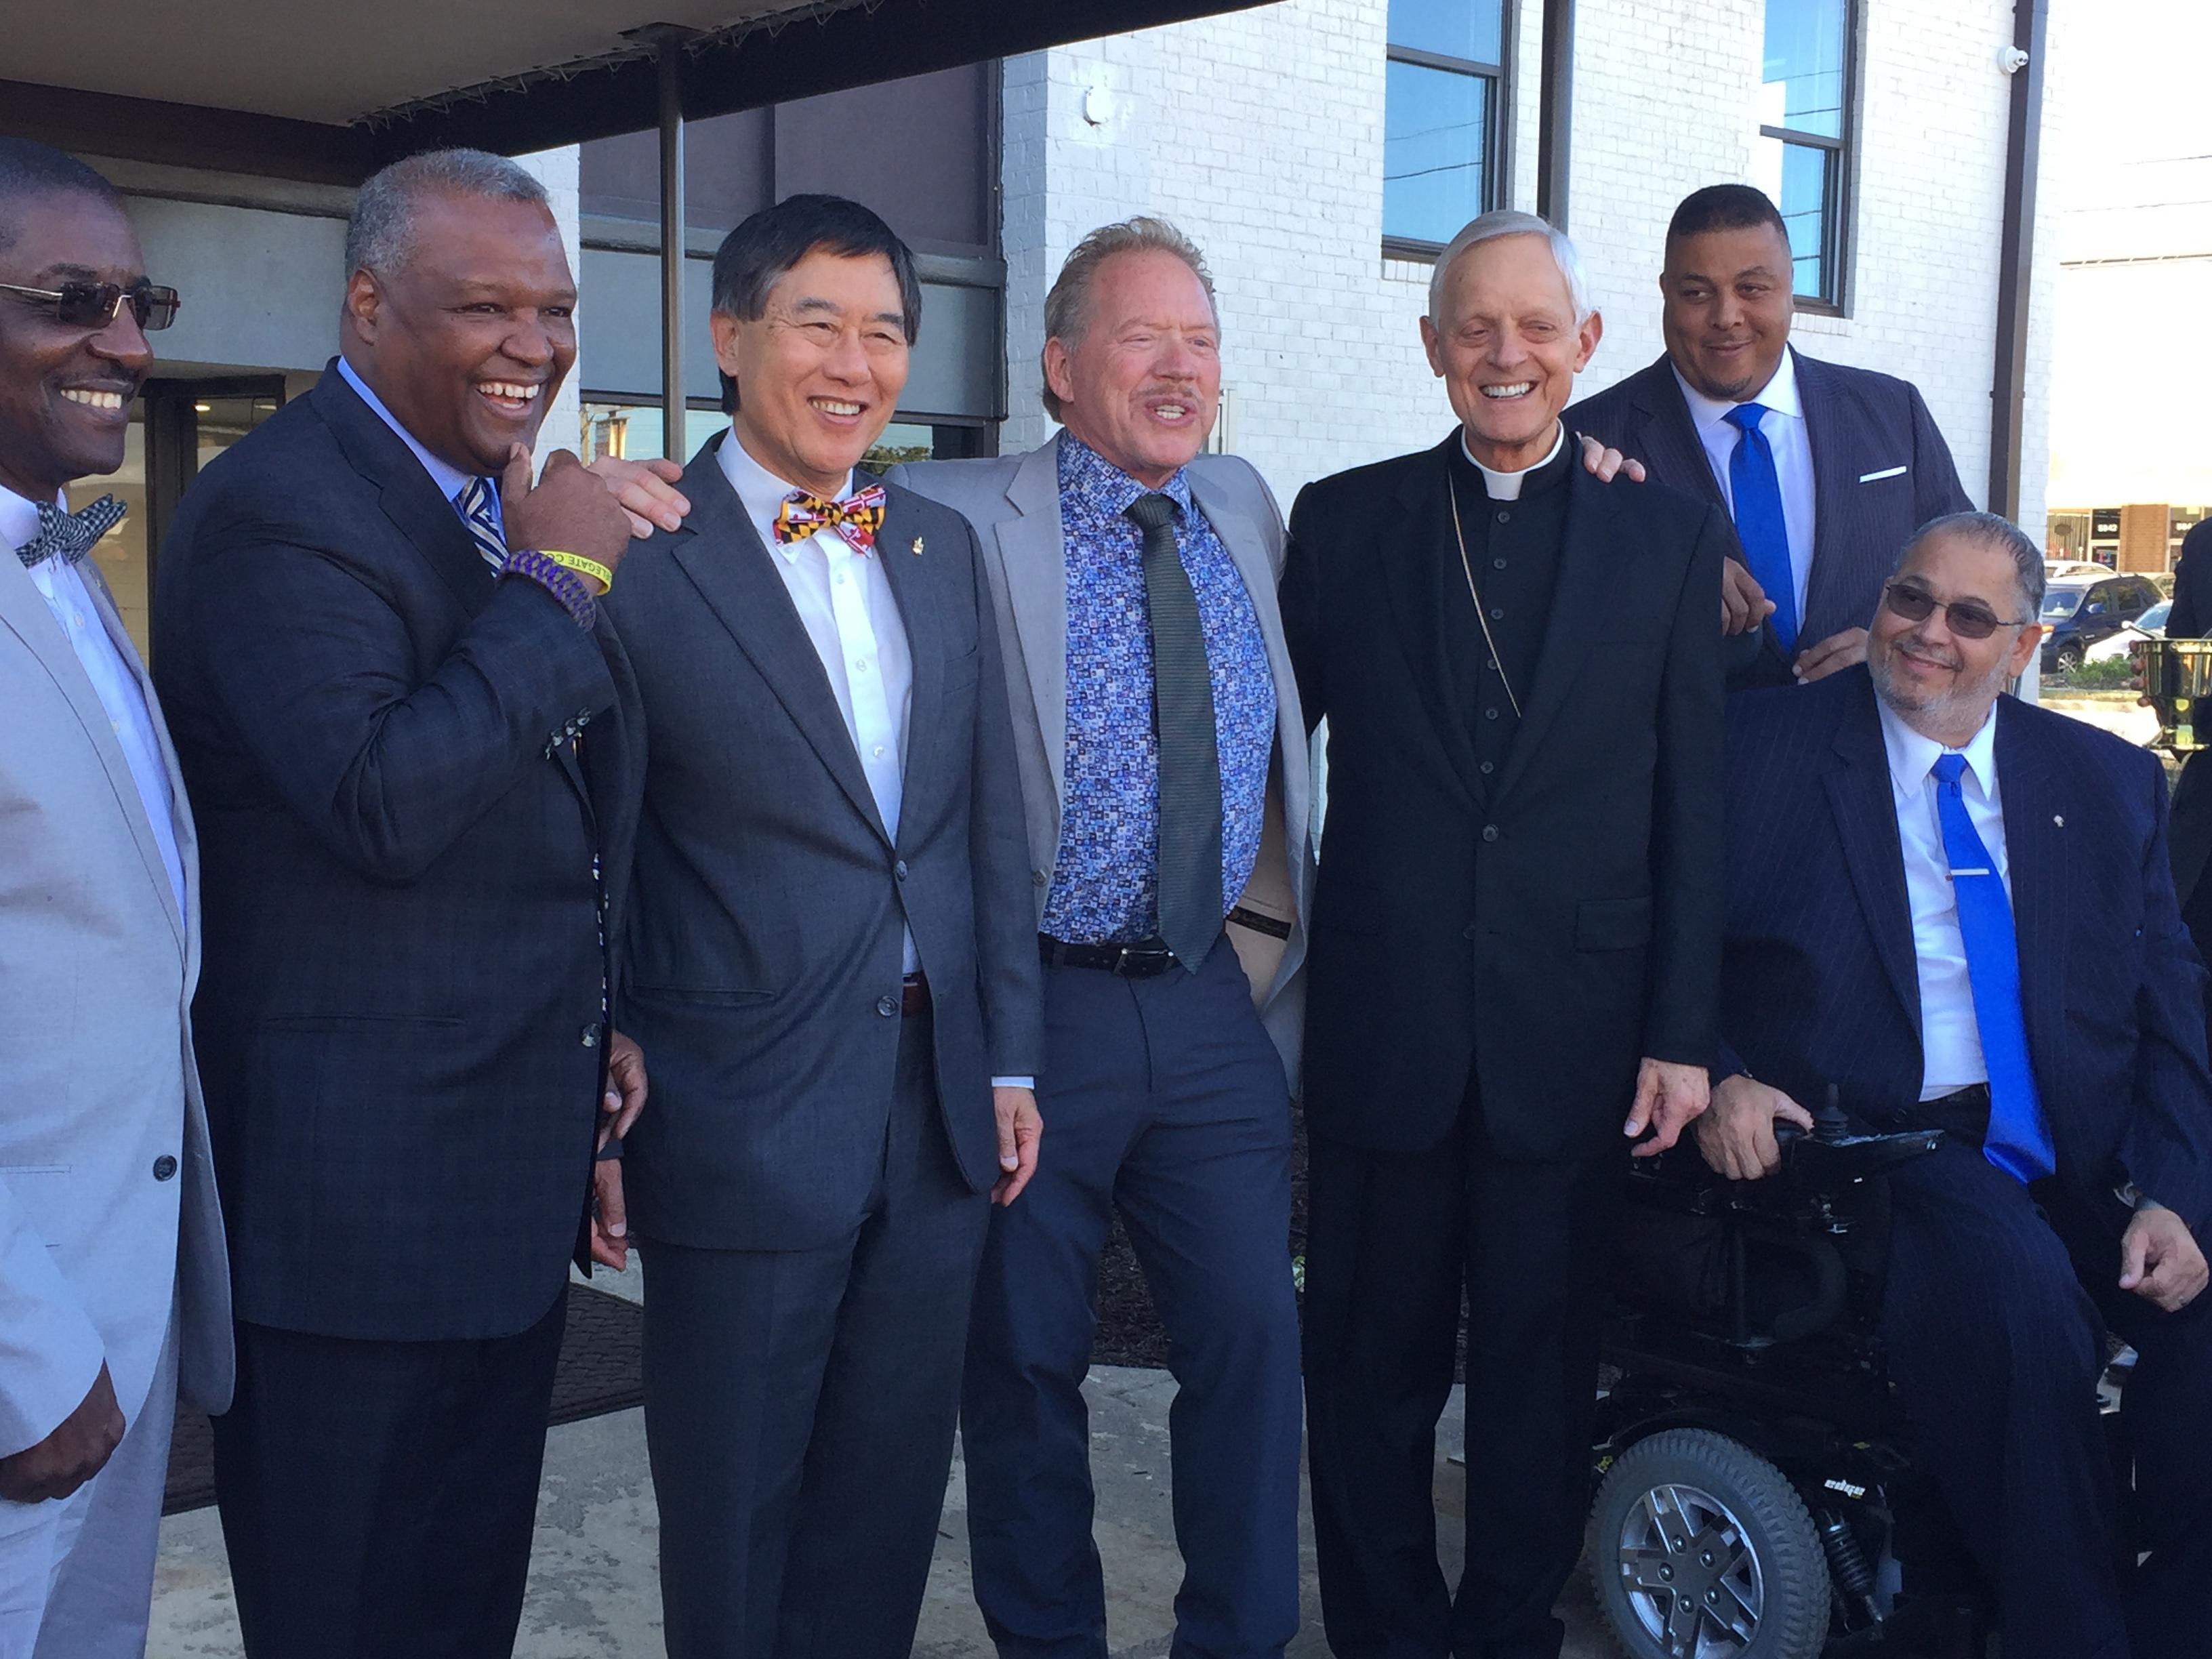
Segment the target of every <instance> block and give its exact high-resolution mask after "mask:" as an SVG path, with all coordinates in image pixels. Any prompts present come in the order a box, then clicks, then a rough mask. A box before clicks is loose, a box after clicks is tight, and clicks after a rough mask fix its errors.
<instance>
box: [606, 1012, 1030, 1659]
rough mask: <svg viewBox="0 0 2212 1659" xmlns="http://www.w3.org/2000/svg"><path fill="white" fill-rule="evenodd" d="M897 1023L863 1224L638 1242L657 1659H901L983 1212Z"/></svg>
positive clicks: (943, 1457) (923, 1567) (934, 1513)
mask: <svg viewBox="0 0 2212 1659" xmlns="http://www.w3.org/2000/svg"><path fill="white" fill-rule="evenodd" d="M932 1064H933V1060H932V1051H931V1022H930V1020H929V1018H928V1017H927V1016H922V1017H919V1018H908V1020H907V1022H906V1024H905V1025H904V1026H903V1027H902V1030H901V1032H900V1038H899V1053H898V1079H897V1083H896V1088H895V1091H894V1093H893V1095H892V1100H891V1111H890V1121H889V1122H888V1124H887V1126H886V1131H885V1135H884V1144H883V1145H882V1146H880V1147H876V1148H872V1149H869V1150H867V1151H863V1149H861V1148H859V1147H855V1148H854V1156H855V1157H869V1156H872V1157H873V1158H875V1159H876V1160H877V1169H878V1176H877V1182H876V1187H875V1190H874V1192H873V1193H872V1194H871V1197H870V1200H869V1204H868V1206H867V1211H866V1214H865V1215H862V1216H858V1217H855V1218H854V1230H853V1231H852V1232H851V1233H850V1234H848V1236H847V1237H843V1238H842V1239H839V1240H838V1241H836V1243H833V1244H830V1245H829V1246H826V1247H824V1248H823V1249H804V1250H715V1249H687V1248H684V1247H682V1246H678V1245H674V1244H669V1243H663V1242H661V1241H659V1240H657V1239H653V1238H647V1239H645V1240H644V1241H643V1248H644V1253H645V1283H646V1294H645V1439H646V1449H647V1455H648V1456H649V1457H650V1460H651V1462H652V1465H653V1491H654V1495H655V1497H656V1498H657V1499H658V1500H659V1510H660V1600H661V1608H662V1611H663V1613H664V1614H665V1619H666V1627H667V1643H668V1653H669V1659H905V1656H906V1655H907V1653H908V1651H909V1650H911V1649H912V1648H913V1646H914V1633H915V1625H916V1624H917V1622H918V1621H919V1620H920V1618H921V1601H922V1595H923V1593H924V1591H925V1590H926V1589H927V1585H928V1581H929V1561H930V1556H931V1554H932V1553H933V1552H934V1550H935V1549H936V1547H937V1523H938V1517H939V1514H940V1512H941V1511H942V1510H943V1509H944V1506H945V1481H946V1480H947V1478H948V1476H949V1474H950V1473H951V1466H952V1432H953V1427H954V1425H955V1423H956V1422H957V1419H958V1416H959V1405H960V1363H961V1352H962V1347H963V1341H964V1335H965V1332H966V1330H967V1326H968V1309H969V1295H970V1293H971V1291H973V1288H974V1286H975V1257H976V1254H977V1252H978V1251H979V1250H981V1248H982V1243H983V1218H984V1212H985V1211H986V1210H987V1209H988V1208H989V1207H990V1199H989V1197H988V1195H987V1194H982V1193H978V1192H973V1191H971V1190H969V1187H968V1184H967V1182H965V1181H963V1179H962V1178H961V1176H960V1170H959V1167H958V1165H957V1164H955V1163H954V1161H953V1158H952V1147H951V1142H950V1141H948V1140H947V1139H946V1138H945V1126H944V1120H943V1118H942V1116H941V1115H939V1109H938V1099H937V1090H936V1085H934V1083H933V1081H932V1080H931V1067H932Z"/></svg>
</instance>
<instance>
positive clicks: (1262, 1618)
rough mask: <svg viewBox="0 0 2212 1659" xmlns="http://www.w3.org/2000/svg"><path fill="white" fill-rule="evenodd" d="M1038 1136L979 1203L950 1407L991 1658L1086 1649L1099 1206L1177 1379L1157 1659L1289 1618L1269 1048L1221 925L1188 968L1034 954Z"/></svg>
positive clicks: (1235, 1642)
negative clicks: (955, 1401)
mask: <svg viewBox="0 0 2212 1659" xmlns="http://www.w3.org/2000/svg"><path fill="white" fill-rule="evenodd" d="M1039 1084H1040V1088H1039V1101H1038V1104H1039V1109H1040V1110H1041V1111H1042V1114H1043V1116H1044V1125H1045V1133H1044V1149H1043V1152H1042V1156H1041V1157H1040V1158H1039V1159H1038V1161H1037V1173H1036V1178H1035V1179H1034V1180H1033V1181H1032V1182H1030V1186H1029V1188H1028V1190H1027V1191H1025V1192H1024V1194H1022V1196H1021V1197H1020V1198H1019V1199H1018V1200H1016V1201H1015V1202H1014V1203H1013V1204H1012V1206H1010V1207H1008V1208H1006V1209H1002V1210H996V1211H994V1212H993V1213H992V1217H991V1230H990V1236H989V1238H988V1240H987V1243H986V1244H985V1246H984V1251H983V1270H982V1275H981V1281H980V1283H979V1285H978V1288H977V1291H976V1298H975V1322H974V1324H973V1326H972V1328H971V1330H970V1333H969V1346H968V1372H967V1379H966V1383H965V1385H964V1388H963V1398H962V1402H961V1414H960V1433H961V1443H962V1447H963V1451H964V1454H965V1456H966V1459H967V1464H968V1528H969V1540H970V1546H971V1549H972V1551H973V1556H974V1563H975V1599H976V1601H977V1602H978V1603H979V1604H980V1605H981V1608H982V1611H983V1617H984V1621H985V1623H986V1624H987V1626H989V1628H990V1632H991V1636H992V1638H993V1640H994V1641H995V1642H996V1643H997V1644H998V1648H999V1651H1000V1654H1001V1655H1005V1656H1008V1659H1012V1656H1021V1659H1105V1656H1106V1652H1107V1647H1106V1595H1105V1585H1104V1582H1103V1577H1102V1575H1101V1572H1100V1568H1099V1561H1098V1551H1097V1546H1096V1545H1095V1544H1094V1543H1093V1541H1092V1539H1091V1510H1092V1491H1091V1443H1090V1415H1089V1413H1088V1411H1087V1410H1086V1408H1085V1405H1084V1401H1083V1393H1082V1383H1083V1378H1084V1376H1085V1373H1086V1372H1087V1371H1088V1370H1089V1369H1090V1364H1091V1339H1092V1336H1093V1334H1094V1331H1095V1328H1096V1324H1097V1316H1096V1313H1095V1309H1096V1306H1097V1281H1098V1255H1099V1251H1100V1250H1101V1249H1103V1246H1104V1244H1105V1243H1106V1238H1107V1235H1108V1233H1109V1231H1110V1229H1111V1226H1112V1222H1113V1213H1114V1212H1115V1210H1116V1209H1117V1208H1118V1209H1119V1210H1120V1211H1121V1219H1122V1223H1123V1225H1124V1226H1125V1227H1126V1228H1127V1231H1128V1235H1129V1239H1130V1242H1131V1243H1132V1244H1133V1246H1134V1247H1135V1249H1136V1252H1137V1256H1138V1259H1139V1262H1140V1263H1141V1264H1142V1266H1143V1267H1144V1271H1145V1277H1146V1281H1147V1282H1148V1283H1149V1284H1150V1285H1151V1286H1152V1297H1153V1300H1154V1302H1155V1303H1156V1304H1158V1308H1159V1311H1160V1317H1161V1320H1162V1322H1164V1324H1165V1326H1166V1328H1167V1333H1168V1340H1169V1364H1170V1367H1171V1368H1172V1369H1173V1370H1174V1372H1175V1376H1176V1383H1177V1384H1178V1391H1177V1393H1176V1401H1175V1405H1174V1407H1173V1409H1172V1410H1171V1411H1170V1413H1169V1419H1168V1431H1169V1437H1170V1447H1171V1449H1172V1452H1173V1455H1174V1459H1175V1464H1174V1468H1175V1523H1176V1542H1177V1543H1178V1544H1179V1545H1180V1546H1181V1547H1182V1557H1183V1567H1184V1574H1183V1582H1182V1589H1181V1590H1180V1591H1179V1592H1178V1593H1177V1595H1176V1635H1175V1642H1174V1645H1173V1647H1172V1648H1171V1650H1170V1652H1171V1654H1172V1655H1173V1656H1174V1659H1262V1656H1274V1655H1279V1654H1280V1653H1281V1652H1282V1651H1283V1649H1284V1646H1285V1644H1286V1643H1288V1642H1289V1641H1290V1639H1291V1637H1292V1636H1294V1635H1296V1634H1297V1626H1298V1537H1297V1511H1298V1419H1299V1385H1298V1325H1297V1306H1296V1303H1295V1300H1294V1298H1293V1297H1292V1295H1291V1261H1290V1242H1289V1239H1290V1206H1291V1184H1290V1182H1291V1117H1290V1101H1289V1095H1288V1091H1287V1089H1286V1088H1285V1083H1284V1079H1283V1068H1282V1062H1281V1060H1279V1057H1278V1056H1277V1054H1276V1053H1275V1049H1274V1047H1273V1044H1272V1043H1270V1042H1269V1041H1268V1039H1267V1033H1266V1032H1265V1030H1262V1029H1261V1024H1260V1021H1259V1018H1258V1016H1257V1015H1256V1014H1255V1012H1254V1011H1253V1007H1252V995H1251V990H1250V987H1249V983H1248V982H1247V981H1246V980H1245V977H1244V974H1243V969H1241V968H1240V967H1239V966H1238V964H1237V956H1236V952H1235V951H1234V950H1233V949H1232V948H1231V945H1229V943H1228V942H1227V941H1226V940H1225V939H1224V940H1223V941H1221V942H1219V943H1218V944H1217V945H1215V946H1214V949H1213V951H1212V954H1211V955H1210V956H1208V957H1207V958H1206V962H1205V963H1204V964H1203V965H1202V966H1201V967H1200V969H1199V971H1198V972H1197V973H1195V974H1186V973H1182V972H1179V971H1171V972H1170V973H1168V974H1166V975H1162V976H1160V977H1159V978H1157V979H1149V980H1133V979H1120V978H1116V977H1115V976H1114V975H1110V974H1108V973H1105V972H1103V971H1102V970H1099V969H1087V968H1048V969H1046V970H1045V1070H1044V1073H1043V1075H1042V1077H1041V1079H1039Z"/></svg>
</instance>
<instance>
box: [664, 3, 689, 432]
mask: <svg viewBox="0 0 2212 1659" xmlns="http://www.w3.org/2000/svg"><path fill="white" fill-rule="evenodd" d="M656 56H657V59H658V63H657V67H658V69H659V73H660V419H661V435H660V453H662V454H664V455H665V456H667V457H668V459H671V460H672V461H679V462H680V461H684V460H688V459H690V457H688V456H687V455H685V454H684V321H685V319H684V259H685V258H686V257H687V256H686V251H685V240H686V239H685V235H684V42H683V39H682V37H681V36H680V35H678V34H676V33H673V32H669V33H663V34H662V36H661V38H660V40H659V45H658V46H657V48H656Z"/></svg>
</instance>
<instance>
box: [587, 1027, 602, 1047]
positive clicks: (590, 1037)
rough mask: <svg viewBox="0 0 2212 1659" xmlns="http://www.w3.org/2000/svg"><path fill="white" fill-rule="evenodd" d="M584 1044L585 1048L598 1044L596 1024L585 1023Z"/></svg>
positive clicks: (597, 1045)
mask: <svg viewBox="0 0 2212 1659" xmlns="http://www.w3.org/2000/svg"><path fill="white" fill-rule="evenodd" d="M584 1046H585V1047H586V1048H598V1047H599V1027H598V1026H597V1025H595V1024H594V1025H586V1027H585V1028H584Z"/></svg>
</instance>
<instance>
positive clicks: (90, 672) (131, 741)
mask: <svg viewBox="0 0 2212 1659" xmlns="http://www.w3.org/2000/svg"><path fill="white" fill-rule="evenodd" d="M56 505H57V506H59V507H64V508H67V507H68V506H69V502H68V501H67V500H66V499H62V500H59V501H57V502H56ZM38 533H39V509H38V506H37V504H36V503H35V502H33V501H26V500H24V499H23V497H21V495H17V494H15V491H13V490H12V489H0V544H3V545H5V546H6V547H7V548H8V550H9V552H8V555H7V556H9V557H10V558H13V557H14V556H15V549H17V548H19V547H27V546H28V545H29V544H30V543H31V541H32V539H33V538H34V537H36V536H37V535H38ZM24 574H27V575H28V576H29V577H30V579H31V585H32V586H34V587H36V588H37V589H38V590H39V597H40V599H44V600H45V601H46V609H47V610H48V611H52V613H53V617H54V621H55V622H56V623H58V624H59V625H60V627H61V630H62V632H63V634H64V635H66V636H67V638H68V640H69V642H70V649H72V650H73V651H75V652H76V659H77V661H78V662H79V663H81V664H82V665H83V667H84V675H85V678H87V679H88V680H90V681H91V682H92V689H93V690H94V693H95V694H96V695H97V696H99V698H100V708H101V709H102V710H104V711H105V712H106V715H107V724H108V726H109V729H110V730H112V732H114V733H115V741H116V742H117V744H119V745H120V746H121V748H122V750H123V758H124V759H125V761H126V762H128V763H130V767H131V781H132V782H133V783H135V784H137V786H138V802H139V805H142V806H143V807H144V808H145V811H146V819H147V822H148V823H150V824H151V825H152V826H153V829H154V841H155V845H157V846H158V847H160V848H161V865H162V867H163V868H164V869H166V870H167V872H168V875H169V890H170V892H171V893H172V894H173V895H174V896H175V898H176V901H177V914H178V915H180V916H189V915H191V911H190V910H189V909H188V908H186V907H185V898H186V892H185V861H184V859H183V856H182V855H181V854H179V852H178V850H177V821H176V811H177V798H176V793H175V791H174V790H173V789H172V788H171V787H170V785H169V767H168V763H167V760H166V759H164V757H163V756H162V753H161V738H160V737H159V736H157V735H156V734H155V729H154V721H155V714H154V711H153V709H152V708H150V707H149V705H148V703H147V701H146V692H145V690H144V687H143V684H142V683H141V681H140V679H139V676H138V669H137V660H136V659H137V653H136V652H135V651H131V645H130V642H129V641H127V640H125V639H124V638H123V637H122V636H121V635H117V634H111V633H109V632H108V629H107V624H106V621H105V620H104V619H103V617H102V616H101V613H100V606H99V605H98V604H97V603H95V602H94V599H93V596H92V592H91V590H90V588H89V587H88V585H87V584H86V581H85V579H84V576H83V574H82V572H81V571H80V570H79V569H78V568H77V567H76V566H75V565H72V564H64V563H63V562H61V561H60V560H59V559H47V560H45V561H43V562H40V564H39V565H38V567H37V568H34V569H32V570H29V571H27V572H25V573H24ZM125 652H131V656H130V657H129V658H126V657H125V654H124V653H125Z"/></svg>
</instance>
